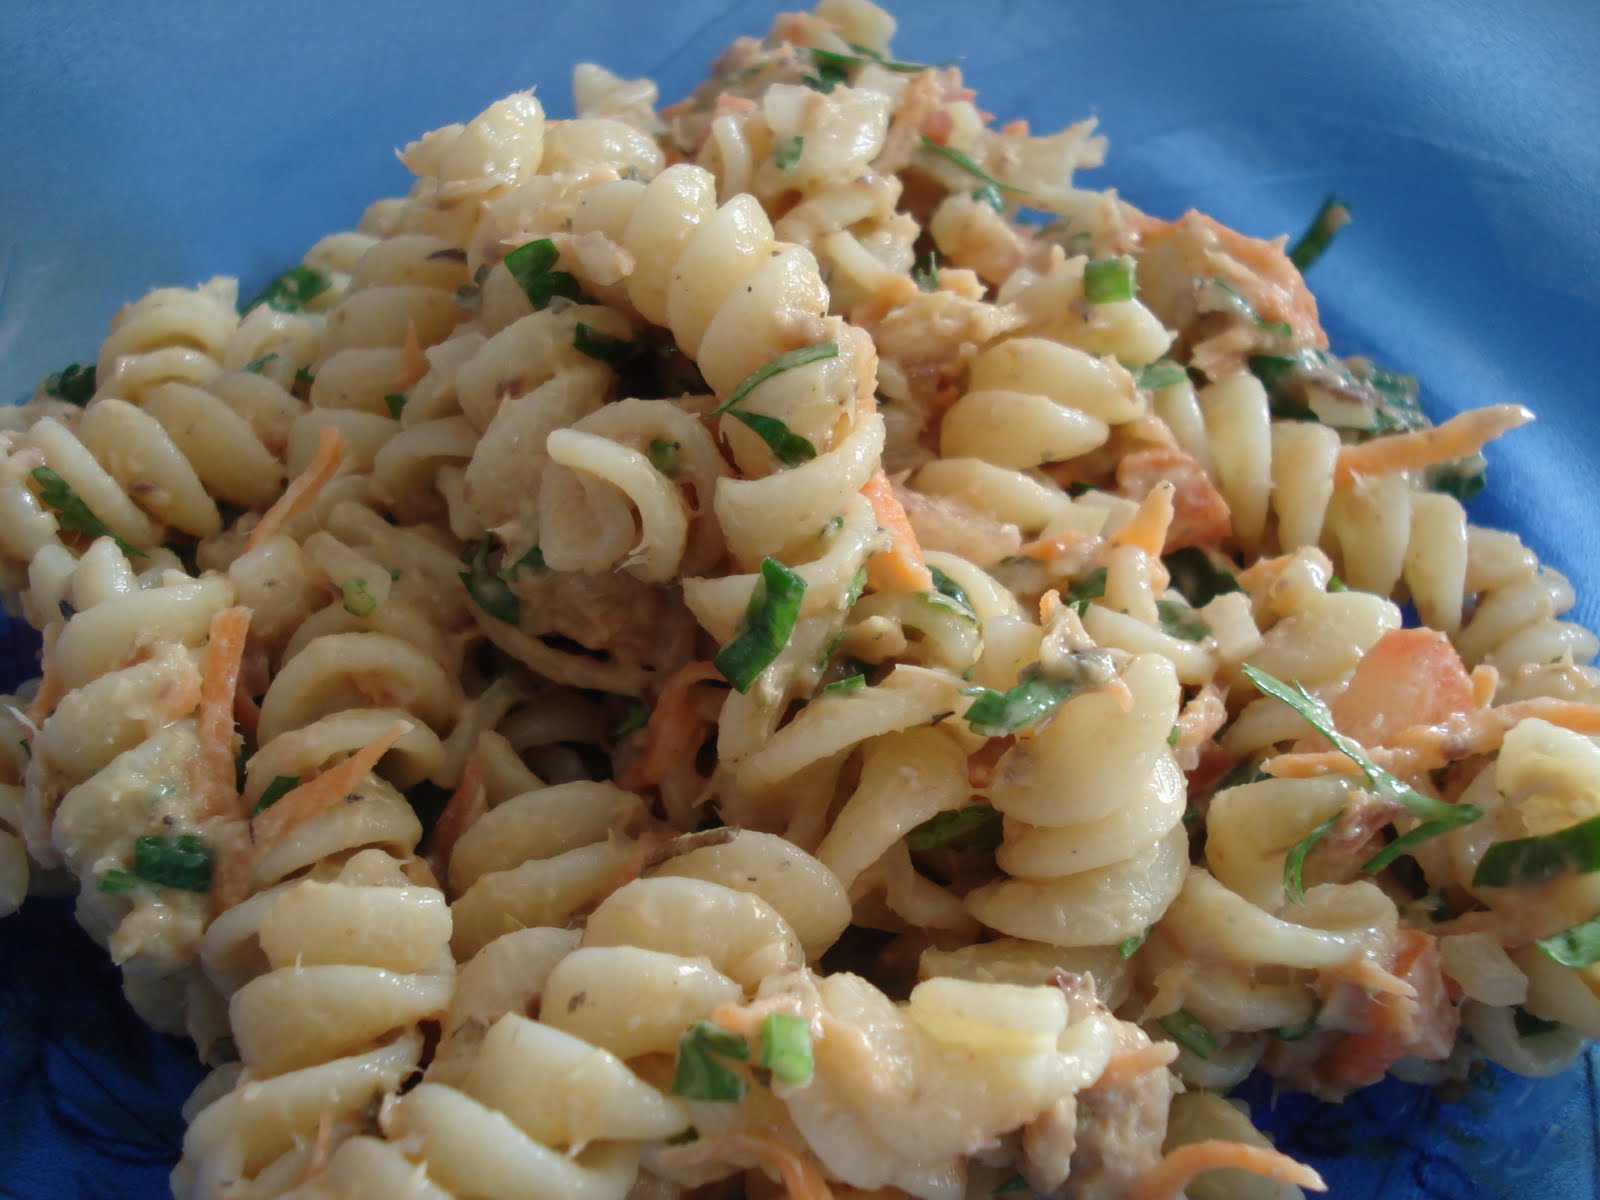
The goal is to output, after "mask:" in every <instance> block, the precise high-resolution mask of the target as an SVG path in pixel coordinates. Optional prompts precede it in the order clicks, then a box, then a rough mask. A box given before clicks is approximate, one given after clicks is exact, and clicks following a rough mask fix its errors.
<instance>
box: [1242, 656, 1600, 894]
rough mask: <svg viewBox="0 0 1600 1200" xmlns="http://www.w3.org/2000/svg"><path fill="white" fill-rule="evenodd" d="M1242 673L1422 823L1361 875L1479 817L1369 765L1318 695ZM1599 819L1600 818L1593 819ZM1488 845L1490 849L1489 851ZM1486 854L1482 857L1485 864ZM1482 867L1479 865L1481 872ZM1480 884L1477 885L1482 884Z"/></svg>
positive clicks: (1257, 673)
mask: <svg viewBox="0 0 1600 1200" xmlns="http://www.w3.org/2000/svg"><path fill="white" fill-rule="evenodd" d="M1244 674H1245V677H1246V678H1247V679H1249V680H1250V682H1251V683H1253V684H1255V686H1256V689H1257V690H1258V691H1260V692H1263V693H1264V694H1266V695H1268V696H1271V697H1273V698H1274V699H1276V700H1281V701H1283V702H1284V703H1285V704H1287V705H1288V706H1289V707H1290V708H1292V709H1294V710H1295V712H1297V713H1299V714H1300V717H1301V719H1302V720H1303V721H1305V723H1306V724H1307V725H1309V726H1311V728H1313V729H1315V730H1316V731H1317V732H1318V733H1320V734H1321V735H1322V736H1323V737H1325V738H1327V739H1328V741H1330V742H1332V743H1333V746H1334V749H1336V750H1338V751H1339V753H1341V754H1343V755H1344V756H1345V757H1346V758H1348V759H1349V760H1350V761H1351V762H1353V763H1355V764H1356V766H1358V767H1360V768H1361V773H1362V774H1363V775H1365V776H1366V778H1367V786H1368V787H1369V788H1371V789H1372V791H1374V792H1376V793H1377V794H1378V796H1380V797H1381V798H1382V799H1384V800H1387V801H1389V802H1390V803H1392V804H1397V805H1399V806H1400V807H1401V808H1403V809H1405V810H1406V812H1408V813H1410V814H1411V815H1412V816H1413V817H1416V818H1417V819H1418V820H1419V821H1421V822H1422V824H1420V825H1418V826H1417V827H1416V828H1415V829H1413V830H1412V831H1411V832H1410V833H1408V834H1405V835H1403V836H1402V837H1398V838H1396V839H1395V840H1394V841H1392V842H1390V843H1389V844H1388V845H1387V846H1385V847H1384V848H1383V849H1382V850H1380V851H1379V852H1378V853H1377V854H1375V855H1373V856H1372V857H1371V858H1369V859H1368V860H1367V861H1366V862H1364V863H1362V864H1361V869H1362V871H1364V872H1366V873H1367V874H1369V875H1371V874H1376V873H1377V872H1378V871H1381V870H1383V869H1384V868H1385V867H1387V866H1388V865H1389V864H1390V863H1392V862H1393V861H1394V860H1395V859H1397V858H1399V857H1400V856H1401V855H1402V854H1409V853H1411V848H1412V847H1413V846H1417V845H1420V844H1421V843H1422V842H1425V841H1427V840H1428V839H1430V838H1434V837H1438V836H1439V835H1440V834H1442V833H1448V832H1450V830H1452V829H1458V828H1460V827H1461V826H1463V825H1470V824H1471V823H1472V822H1474V821H1476V820H1477V819H1478V818H1479V817H1481V816H1483V810H1482V809H1481V808H1478V807H1477V806H1475V805H1472V804H1449V803H1447V802H1445V801H1443V800H1435V799H1433V798H1432V797H1431V796H1424V795H1423V794H1422V793H1421V792H1419V791H1417V790H1416V789H1415V788H1413V787H1411V786H1410V785H1409V784H1406V783H1403V782H1401V781H1400V780H1399V779H1396V778H1395V777H1394V776H1393V775H1391V774H1390V773H1389V772H1388V771H1385V770H1384V769H1383V768H1382V767H1380V766H1378V765H1377V764H1376V763H1374V762H1373V761H1372V758H1371V756H1370V755H1368V754H1367V752H1366V750H1365V749H1364V748H1363V747H1362V745H1361V743H1360V742H1358V741H1356V740H1355V739H1354V738H1350V737H1346V736H1345V735H1344V734H1342V733H1340V732H1339V731H1338V730H1337V729H1335V728H1334V726H1333V714H1332V713H1331V712H1329V711H1328V706H1327V704H1326V703H1325V702H1324V701H1323V700H1322V699H1321V698H1320V697H1318V696H1313V695H1312V694H1311V693H1310V692H1308V691H1306V689H1305V688H1303V687H1301V686H1300V685H1299V684H1298V683H1297V684H1294V685H1293V686H1292V687H1291V686H1290V685H1289V684H1287V683H1284V682H1283V681H1282V680H1281V679H1277V678H1275V677H1273V676H1272V675H1269V674H1268V673H1267V672H1265V671H1263V670H1261V669H1260V668H1258V667H1252V666H1246V667H1245V668H1244ZM1597 820H1600V818H1597ZM1493 849H1494V848H1493V847H1490V850H1491V852H1492V851H1493ZM1487 858H1488V856H1487V855H1485V859H1486V860H1487ZM1482 869H1483V865H1482V864H1481V863H1480V864H1479V870H1480V871H1482ZM1479 882H1482V881H1481V880H1480V881H1479Z"/></svg>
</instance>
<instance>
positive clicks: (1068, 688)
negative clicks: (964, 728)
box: [966, 665, 1079, 737]
mask: <svg viewBox="0 0 1600 1200" xmlns="http://www.w3.org/2000/svg"><path fill="white" fill-rule="evenodd" d="M1078 688H1079V685H1078V684H1076V683H1068V682H1067V681H1066V680H1064V679H1048V678H1046V677H1045V676H1043V675H1041V674H1039V668H1038V667H1037V665H1035V666H1031V667H1029V668H1028V669H1027V670H1025V671H1024V672H1023V673H1022V678H1021V679H1020V680H1019V681H1018V683H1017V686H1016V687H1014V688H1012V689H1011V690H1010V691H1006V692H996V691H991V690H990V689H989V688H969V689H966V692H967V694H968V695H974V696H976V697H977V699H976V700H974V701H973V702H972V707H971V708H969V709H967V724H968V725H970V726H972V730H973V732H974V733H978V734H982V735H984V736H985V737H998V736H1000V735H1002V734H1007V733H1015V732H1017V730H1019V729H1025V728H1027V727H1028V726H1029V725H1032V724H1033V723H1034V722H1035V721H1038V720H1041V719H1042V718H1044V717H1047V716H1049V715H1050V714H1051V713H1053V712H1054V711H1055V710H1056V708H1057V707H1058V706H1059V705H1060V704H1061V702H1062V701H1063V700H1065V699H1066V698H1067V697H1068V696H1070V695H1072V694H1073V693H1074V692H1076V691H1077V690H1078Z"/></svg>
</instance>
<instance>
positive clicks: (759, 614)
mask: <svg viewBox="0 0 1600 1200" xmlns="http://www.w3.org/2000/svg"><path fill="white" fill-rule="evenodd" d="M805 594H806V581H805V580H804V579H801V578H800V576H799V575H797V574H795V572H794V571H792V570H790V569H789V568H788V567H786V566H784V565H783V564H782V563H781V562H779V561H778V560H777V559H775V558H764V559H762V560H761V575H760V577H759V578H758V579H757V580H756V585H755V587H754V588H752V589H751V592H750V603H749V604H748V605H746V606H745V610H744V619H743V620H741V621H740V622H739V629H738V632H736V633H735V634H734V635H733V640H732V641H730V642H729V643H728V644H727V645H726V646H724V647H723V648H722V649H721V650H719V651H718V652H717V657H716V659H715V660H714V661H715V665H716V668H717V670H719V671H721V672H722V677H723V678H724V679H726V680H727V681H728V682H729V683H731V684H733V686H734V687H735V688H736V689H737V690H738V691H740V692H746V691H749V690H750V685H751V684H753V683H754V682H755V681H756V677H757V676H759V675H760V674H761V672H763V671H765V670H766V669H767V668H768V667H769V666H771V665H772V662H773V660H774V659H776V658H777V657H778V655H779V654H781V653H783V648H784V647H785V646H787V645H788V644H789V638H790V636H791V635H792V634H793V633H794V626H795V622H796V621H797V620H799V618H800V601H801V599H802V598H803V597H804V596H805Z"/></svg>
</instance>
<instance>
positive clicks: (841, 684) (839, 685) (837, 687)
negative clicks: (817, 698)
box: [818, 674, 867, 696]
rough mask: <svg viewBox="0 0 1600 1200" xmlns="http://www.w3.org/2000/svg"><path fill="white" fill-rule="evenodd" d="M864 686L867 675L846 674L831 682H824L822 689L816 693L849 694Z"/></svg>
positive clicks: (825, 694) (827, 694) (826, 694)
mask: <svg viewBox="0 0 1600 1200" xmlns="http://www.w3.org/2000/svg"><path fill="white" fill-rule="evenodd" d="M866 686H867V677H866V676H865V675H860V674H857V675H847V676H846V677H845V678H843V679H835V680H834V681H833V682H832V683H827V684H824V685H823V686H822V691H821V692H819V693H818V695H822V696H849V695H851V694H853V693H855V692H859V691H860V690H861V689H862V688H864V687H866Z"/></svg>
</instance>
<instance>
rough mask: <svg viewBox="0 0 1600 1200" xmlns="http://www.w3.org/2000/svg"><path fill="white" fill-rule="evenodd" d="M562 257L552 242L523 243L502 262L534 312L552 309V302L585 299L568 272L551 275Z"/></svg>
mask: <svg viewBox="0 0 1600 1200" xmlns="http://www.w3.org/2000/svg"><path fill="white" fill-rule="evenodd" d="M560 257H561V251H559V250H557V249H556V244H555V243H554V242H553V241H551V240H550V239H549V238H537V239H535V240H534V241H531V242H524V243H523V244H522V245H520V246H518V247H517V248H516V249H515V250H513V251H512V252H511V253H510V254H507V255H506V256H505V258H503V259H501V260H500V261H501V262H503V263H504V264H505V268H506V270H507V271H509V272H511V278H512V279H515V280H516V281H517V286H518V287H520V288H521V289H522V294H523V295H524V296H526V297H527V298H528V303H530V304H532V305H533V307H534V308H535V309H541V310H542V309H545V308H548V307H550V301H552V300H554V299H555V298H556V297H557V296H560V297H561V298H562V299H565V300H579V299H582V297H583V293H582V292H581V291H580V290H579V288H578V281H577V279H575V278H574V277H573V276H572V275H571V273H569V272H567V271H552V270H551V269H550V268H551V267H553V266H555V265H556V261H557V260H558V259H559V258H560Z"/></svg>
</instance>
